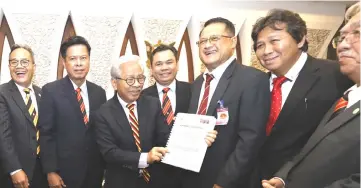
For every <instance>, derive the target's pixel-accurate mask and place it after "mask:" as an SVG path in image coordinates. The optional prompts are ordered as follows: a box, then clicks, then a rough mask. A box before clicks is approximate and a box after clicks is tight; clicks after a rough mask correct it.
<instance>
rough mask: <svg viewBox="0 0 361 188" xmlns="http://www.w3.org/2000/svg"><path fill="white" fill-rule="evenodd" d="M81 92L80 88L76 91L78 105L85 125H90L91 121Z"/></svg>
mask: <svg viewBox="0 0 361 188" xmlns="http://www.w3.org/2000/svg"><path fill="white" fill-rule="evenodd" d="M80 92H81V89H80V88H77V89H76V90H75V93H76V99H77V100H78V103H79V106H80V111H81V113H82V114H83V121H84V124H85V125H88V123H89V119H88V116H87V115H86V109H85V105H84V101H83V97H82V96H81V94H80Z"/></svg>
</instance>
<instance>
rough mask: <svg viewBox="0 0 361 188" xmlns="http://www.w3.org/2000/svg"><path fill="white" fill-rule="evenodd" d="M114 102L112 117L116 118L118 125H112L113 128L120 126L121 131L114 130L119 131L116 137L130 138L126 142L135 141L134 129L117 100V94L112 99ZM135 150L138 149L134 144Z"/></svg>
mask: <svg viewBox="0 0 361 188" xmlns="http://www.w3.org/2000/svg"><path fill="white" fill-rule="evenodd" d="M111 100H112V101H113V102H112V103H113V104H112V109H113V110H112V111H111V113H112V117H114V118H115V121H116V123H117V124H116V125H111V126H119V127H120V128H121V129H119V128H115V129H113V130H115V131H116V130H119V133H118V134H114V135H121V136H122V137H128V138H127V139H126V140H128V139H129V140H133V141H134V142H133V143H135V140H134V137H133V132H132V129H131V128H130V124H129V120H128V117H127V116H126V114H125V112H124V109H123V107H122V105H120V102H119V100H118V98H117V94H115V95H114V97H113V98H112V99H111ZM134 148H136V145H135V144H134Z"/></svg>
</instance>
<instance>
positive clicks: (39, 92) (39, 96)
mask: <svg viewBox="0 0 361 188" xmlns="http://www.w3.org/2000/svg"><path fill="white" fill-rule="evenodd" d="M33 88H34V93H35V97H36V103H37V104H38V108H39V104H40V98H41V89H40V88H39V87H37V86H35V85H33Z"/></svg>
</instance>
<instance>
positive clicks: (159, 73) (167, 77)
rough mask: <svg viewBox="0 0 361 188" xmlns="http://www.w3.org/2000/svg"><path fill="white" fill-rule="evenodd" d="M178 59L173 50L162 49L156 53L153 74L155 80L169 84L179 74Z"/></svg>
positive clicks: (164, 84) (165, 84)
mask: <svg viewBox="0 0 361 188" xmlns="http://www.w3.org/2000/svg"><path fill="white" fill-rule="evenodd" d="M177 70H178V66H177V61H176V57H175V56H174V54H173V52H172V51H171V50H165V51H160V52H157V53H155V54H154V56H153V62H152V74H153V77H154V78H155V80H156V81H157V82H158V83H159V84H160V85H163V86H169V84H171V83H172V82H173V80H174V79H175V77H176V75H177Z"/></svg>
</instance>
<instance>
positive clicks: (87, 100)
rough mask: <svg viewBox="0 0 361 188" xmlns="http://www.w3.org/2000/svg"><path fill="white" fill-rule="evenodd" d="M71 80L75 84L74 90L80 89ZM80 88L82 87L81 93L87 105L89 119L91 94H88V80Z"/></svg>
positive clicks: (86, 110)
mask: <svg viewBox="0 0 361 188" xmlns="http://www.w3.org/2000/svg"><path fill="white" fill-rule="evenodd" d="M70 81H71V83H72V84H73V87H74V92H75V90H76V89H78V86H77V85H76V84H75V83H74V82H73V81H72V80H70ZM80 89H81V91H80V95H81V97H82V98H83V102H84V105H85V112H86V115H87V116H88V119H89V96H88V87H87V86H86V81H85V82H84V83H83V84H82V85H81V86H80Z"/></svg>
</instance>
